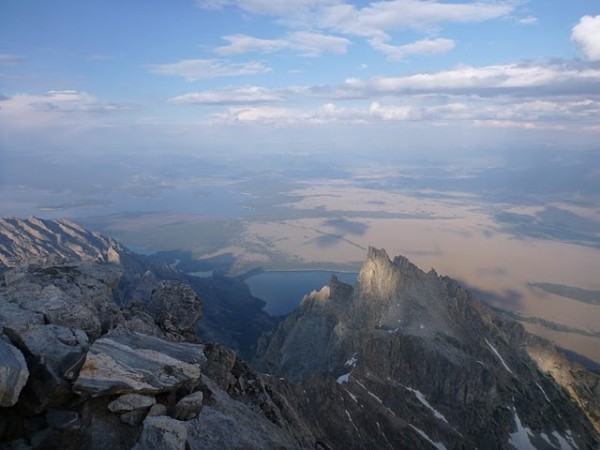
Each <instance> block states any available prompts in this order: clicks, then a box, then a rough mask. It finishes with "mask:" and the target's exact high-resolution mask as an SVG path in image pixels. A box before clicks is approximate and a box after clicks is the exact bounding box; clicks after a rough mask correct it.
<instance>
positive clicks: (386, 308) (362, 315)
mask: <svg viewBox="0 0 600 450" xmlns="http://www.w3.org/2000/svg"><path fill="white" fill-rule="evenodd" d="M253 366H254V367H256V368H257V370H260V371H265V372H268V373H272V374H274V375H275V376H278V377H285V378H288V379H291V380H294V381H295V382H297V383H300V385H301V386H302V389H303V390H305V391H306V394H305V396H306V397H308V398H307V399H306V400H305V401H303V402H300V403H298V404H296V405H295V407H296V408H298V409H299V411H300V415H301V416H303V417H305V418H307V420H308V421H309V422H310V423H311V424H312V426H314V427H315V429H317V430H319V431H321V432H322V433H323V434H322V435H320V434H319V433H317V437H319V438H322V439H324V440H325V441H326V442H328V444H329V445H331V447H332V448H375V449H376V448H381V449H384V448H388V449H389V448H438V449H441V448H447V449H449V448H486V449H510V448H517V449H531V448H537V449H553V448H571V449H584V448H597V446H598V445H599V439H598V437H599V435H598V433H599V432H600V379H599V377H598V376H596V375H594V374H592V373H591V372H588V371H587V370H585V369H584V368H582V367H579V366H577V365H575V364H572V363H570V362H569V361H567V360H566V359H565V358H564V357H563V356H562V355H560V354H559V353H557V352H556V350H555V349H554V347H553V346H552V345H551V344H549V343H548V342H546V341H543V340H542V339H539V338H537V337H534V336H532V335H529V334H528V333H526V332H525V331H524V329H523V328H522V327H521V326H520V325H519V324H517V323H515V322H512V321H503V320H500V319H499V318H498V317H497V316H496V315H495V314H494V313H493V312H492V311H490V310H489V309H488V308H486V307H485V306H483V305H482V304H481V303H479V302H478V301H477V300H475V299H474V298H473V297H472V296H471V294H470V293H469V292H468V291H467V290H465V289H463V288H462V287H460V285H459V284H458V283H457V282H455V281H454V280H451V279H449V278H447V277H440V276H438V275H437V273H435V271H433V270H431V271H430V272H428V273H425V272H423V271H421V270H420V269H418V268H417V267H416V266H414V265H413V264H411V263H410V262H409V261H408V260H407V259H406V258H404V257H396V258H395V259H394V260H393V261H390V259H389V257H388V256H387V254H386V253H385V252H384V251H383V250H377V249H373V248H371V249H370V250H369V253H368V257H367V261H366V262H365V264H364V265H363V267H362V269H361V271H360V273H359V275H358V279H357V283H356V285H355V286H354V287H352V286H349V285H345V284H343V283H340V282H339V281H338V280H337V279H335V278H333V279H332V281H331V283H330V284H329V285H328V286H326V287H324V288H323V289H322V290H320V291H319V292H313V293H311V294H309V295H307V296H306V297H305V298H304V299H303V301H302V303H301V305H300V307H299V308H298V309H297V310H296V311H294V312H293V313H292V314H290V315H289V316H288V317H287V318H286V319H285V320H284V321H283V322H282V323H281V324H280V325H279V327H278V328H277V329H276V330H275V331H274V332H272V333H270V334H269V335H267V336H266V337H265V338H264V339H263V340H262V341H261V343H260V345H259V348H258V351H257V354H256V357H255V358H254V360H253ZM291 398H298V397H297V396H293V395H292V396H291ZM340 403H342V404H343V406H340ZM311 418H318V419H313V420H311ZM344 419H345V420H344ZM328 436H329V438H328ZM331 436H335V440H331V438H330V437H331Z"/></svg>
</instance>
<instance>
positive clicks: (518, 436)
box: [508, 408, 537, 450]
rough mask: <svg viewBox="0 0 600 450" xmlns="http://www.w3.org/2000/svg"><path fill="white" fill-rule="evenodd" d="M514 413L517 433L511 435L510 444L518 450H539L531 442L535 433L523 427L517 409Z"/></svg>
mask: <svg viewBox="0 0 600 450" xmlns="http://www.w3.org/2000/svg"><path fill="white" fill-rule="evenodd" d="M513 412H514V419H515V424H516V425H517V431H515V432H514V433H510V437H509V438H508V443H509V444H510V445H512V446H513V447H514V448H516V449H517V450H537V449H536V448H535V447H534V446H533V444H532V443H531V441H530V440H529V436H533V433H532V432H531V430H530V429H529V428H528V427H525V426H523V424H522V423H521V419H520V418H519V415H518V414H517V410H516V409H515V408H513Z"/></svg>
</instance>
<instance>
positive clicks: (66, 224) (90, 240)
mask: <svg viewBox="0 0 600 450" xmlns="http://www.w3.org/2000/svg"><path fill="white" fill-rule="evenodd" d="M126 252H127V250H126V249H124V248H123V247H122V246H121V245H120V244H119V243H118V242H117V241H115V240H114V239H111V238H107V237H105V236H102V235H101V234H100V233H95V232H92V231H88V230H86V229H85V228H82V227H80V226H79V225H77V224H75V223H73V222H70V221H68V220H44V219H39V218H37V217H29V218H28V219H18V218H0V263H1V264H4V265H5V266H7V267H12V266H16V265H19V264H34V263H36V264H40V265H52V264H61V263H65V262H68V261H71V262H72V261H97V262H112V263H116V264H118V263H120V262H121V257H122V254H124V253H126Z"/></svg>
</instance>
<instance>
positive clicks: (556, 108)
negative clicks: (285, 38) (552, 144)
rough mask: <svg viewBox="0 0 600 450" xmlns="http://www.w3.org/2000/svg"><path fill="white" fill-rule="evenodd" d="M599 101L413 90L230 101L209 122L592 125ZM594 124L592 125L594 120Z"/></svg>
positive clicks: (529, 126) (578, 127)
mask: <svg viewBox="0 0 600 450" xmlns="http://www.w3.org/2000/svg"><path fill="white" fill-rule="evenodd" d="M599 112H600V102H597V101H580V100H569V101H564V100H563V99H555V100H545V101H538V100H524V101H516V102H514V101H511V102H507V101H495V102H490V101H484V100H483V99H472V98H468V97H462V98H444V99H442V98H438V99H437V100H436V101H433V102H432V101H431V98H429V97H427V96H413V97H411V98H408V99H406V98H405V99H402V100H396V101H392V102H386V103H384V102H381V101H372V102H366V103H362V104H361V105H358V106H352V107H347V106H340V105H338V104H336V103H333V102H328V103H325V104H323V105H322V106H320V107H317V108H312V109H303V108H287V107H272V106H247V107H230V108H228V109H227V110H226V111H225V112H221V113H217V114H214V115H212V116H211V117H210V119H209V122H210V124H212V125H224V124H234V123H252V124H260V125H266V126H275V127H285V126H295V125H311V126H319V125H330V124H346V125H368V124H377V123H406V122H427V123H429V124H431V125H442V126H446V125H448V124H450V123H457V122H462V123H465V122H467V123H470V124H473V125H476V126H487V127H492V128H524V129H566V128H567V127H570V128H571V129H578V130H586V131H590V130H593V129H594V128H593V127H594V126H596V121H595V117H597V114H598V113H599ZM596 127H597V126H596Z"/></svg>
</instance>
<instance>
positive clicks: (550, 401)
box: [535, 383, 552, 403]
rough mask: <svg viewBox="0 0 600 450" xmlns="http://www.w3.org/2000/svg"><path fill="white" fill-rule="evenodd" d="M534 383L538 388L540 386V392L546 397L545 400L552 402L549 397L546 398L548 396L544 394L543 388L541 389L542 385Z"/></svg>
mask: <svg viewBox="0 0 600 450" xmlns="http://www.w3.org/2000/svg"><path fill="white" fill-rule="evenodd" d="M535 385H536V386H537V387H539V388H540V391H542V394H544V397H546V401H547V402H548V403H552V402H551V401H550V399H549V398H548V396H547V395H546V391H544V389H543V388H542V387H541V386H540V385H539V383H535Z"/></svg>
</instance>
